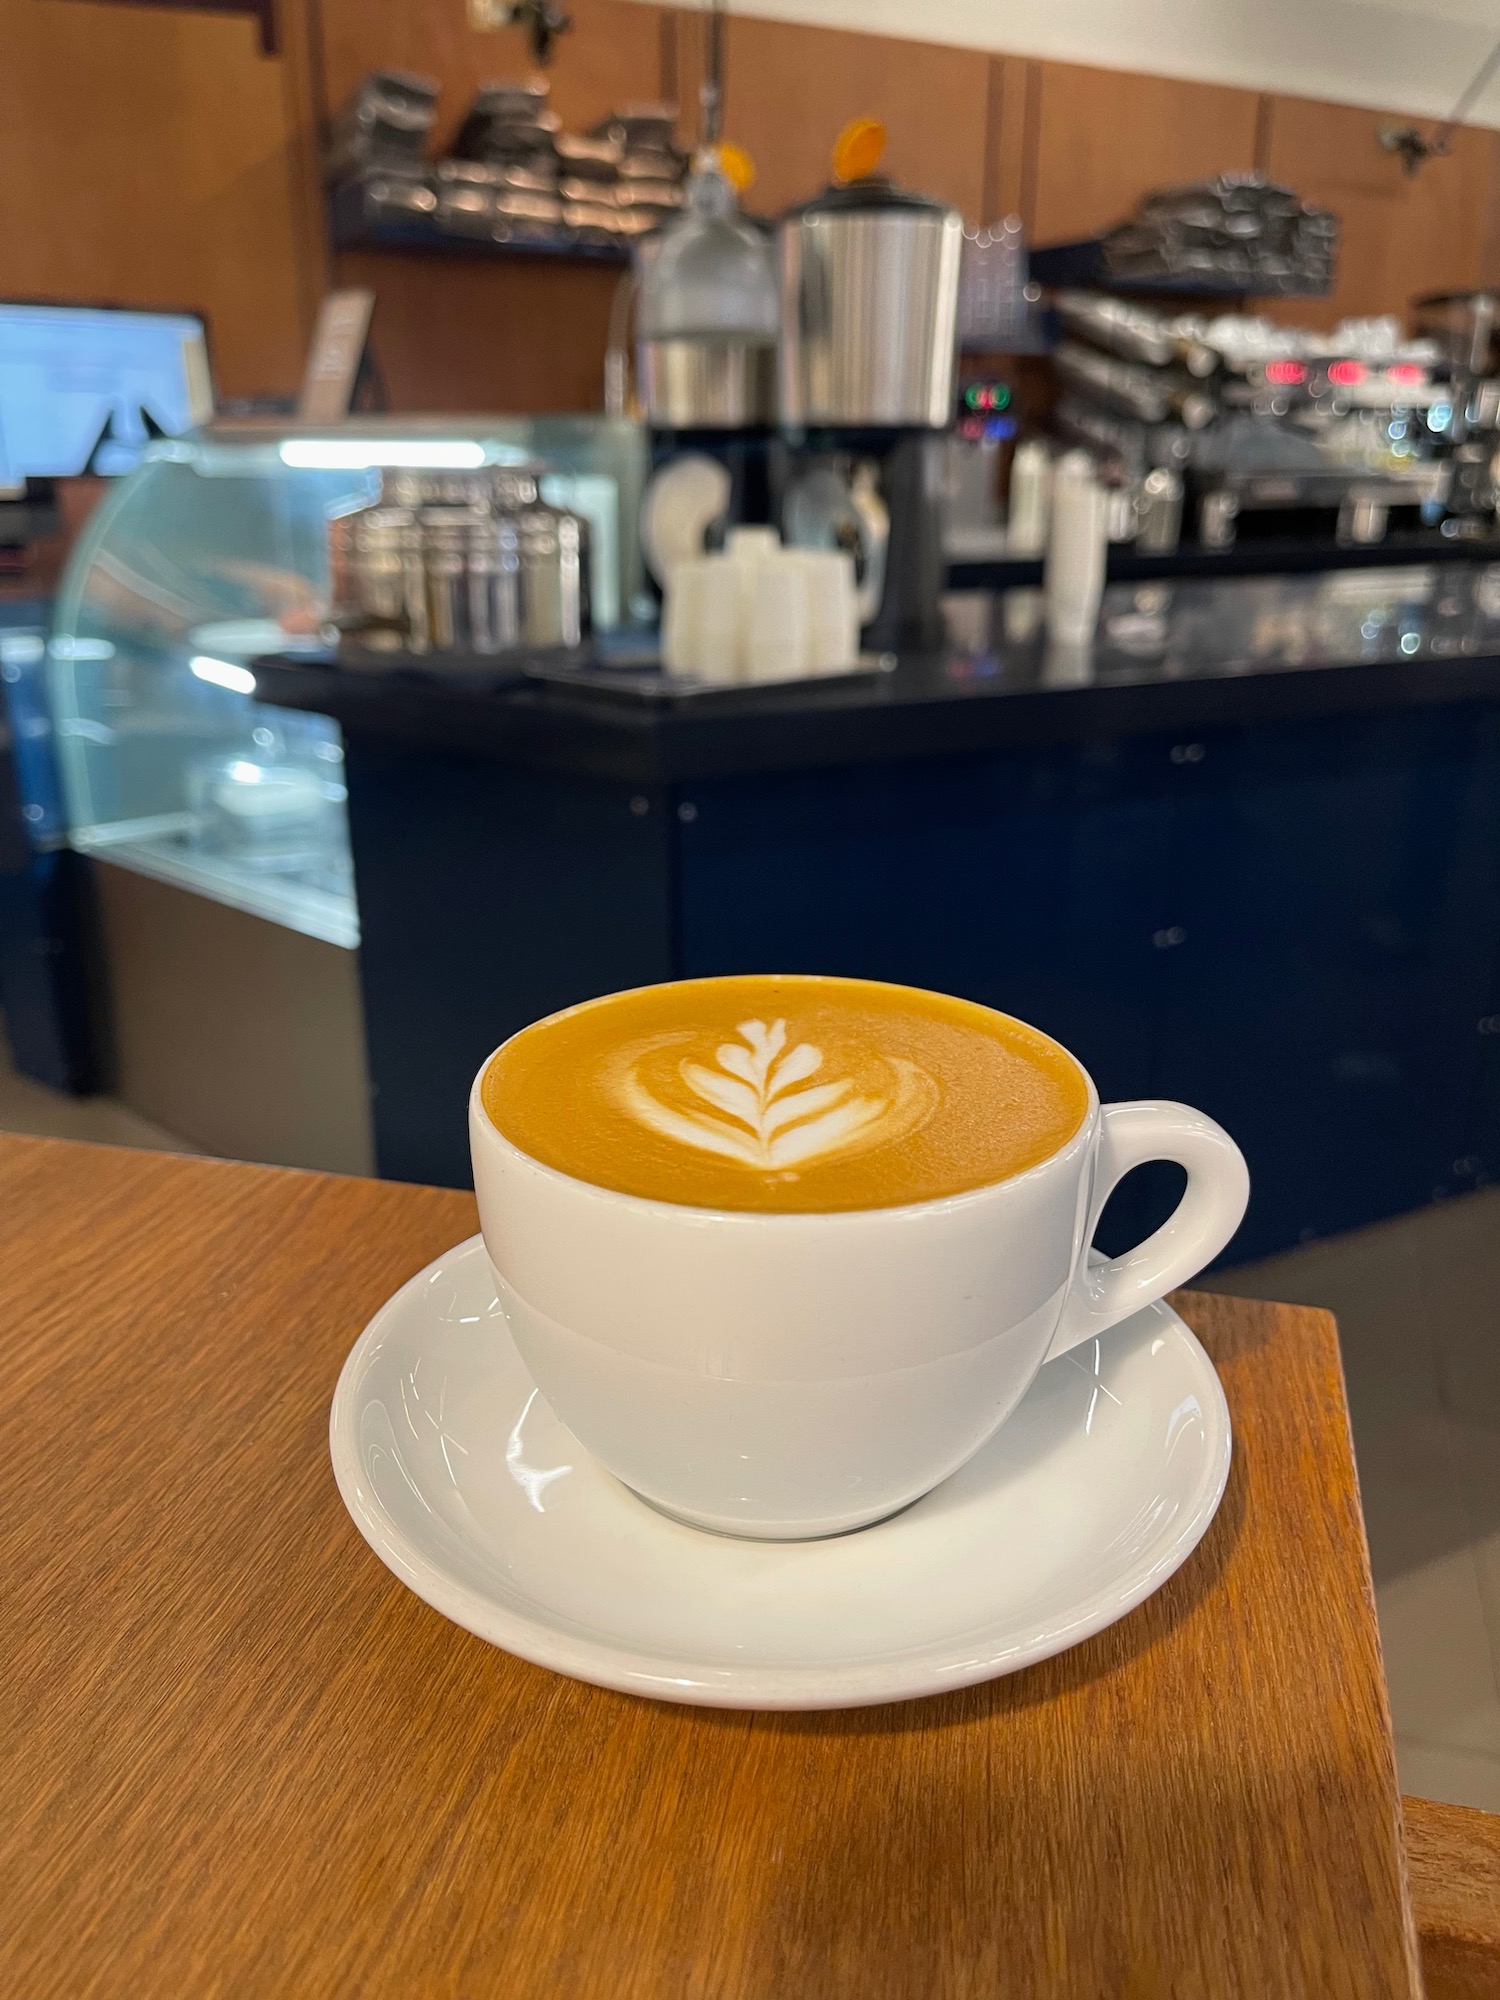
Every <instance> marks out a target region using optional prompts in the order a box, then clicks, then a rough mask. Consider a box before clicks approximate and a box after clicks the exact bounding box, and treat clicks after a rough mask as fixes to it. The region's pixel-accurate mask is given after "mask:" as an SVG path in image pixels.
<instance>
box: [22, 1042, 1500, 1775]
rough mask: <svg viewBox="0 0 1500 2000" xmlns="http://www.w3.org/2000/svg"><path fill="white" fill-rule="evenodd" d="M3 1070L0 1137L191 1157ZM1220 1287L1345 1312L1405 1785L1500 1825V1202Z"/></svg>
mask: <svg viewBox="0 0 1500 2000" xmlns="http://www.w3.org/2000/svg"><path fill="white" fill-rule="evenodd" d="M6 1054H7V1052H6V1050H5V1047H4V1043H3V1040H0V1131H11V1132H36V1133H42V1134H46V1135H51V1136H53V1137H56V1138H64V1139H93V1140H98V1141H100V1142H102V1143H104V1144H106V1145H115V1146H154V1147H165V1148H167V1149H169V1150H171V1151H176V1152H191V1151H193V1150H194V1149H193V1148H192V1147H191V1146H189V1145H187V1144H186V1143H185V1142H184V1141H182V1140H180V1139H176V1138H174V1137H173V1136H172V1135H171V1134H170V1133H167V1132H163V1131H161V1130H159V1129H158V1128H157V1127H156V1126H154V1125H151V1124H150V1123H148V1122H147V1120H146V1119H144V1118H140V1117H137V1115H136V1114H135V1113H134V1112H133V1111H129V1110H127V1109H126V1108H125V1106H124V1105H122V1104H118V1103H115V1102H114V1101H112V1100H111V1099H108V1098H92V1099H77V1098H69V1097H60V1096H58V1095H57V1094H56V1093H55V1092H54V1091H50V1090H46V1089H44V1088H43V1087H42V1086H41V1085H40V1084H35V1083H31V1082H29V1081H28V1080H27V1079H26V1078H24V1077H18V1076H16V1075H15V1074H14V1072H13V1071H12V1070H11V1069H10V1068H9V1066H8V1062H7V1060H6ZM1211 1282H1212V1283H1213V1284H1214V1285H1215V1286H1216V1287H1217V1288H1218V1289H1219V1290H1221V1291H1234V1292H1240V1293H1244V1294H1247V1295H1248V1296H1251V1297H1257V1298H1272V1299H1289V1300H1292V1301H1295V1302H1296V1303H1299V1304H1305V1305H1320V1306H1328V1307H1330V1308H1331V1309H1332V1311H1334V1312H1335V1313H1337V1314H1338V1318H1339V1326H1340V1329H1341V1332H1342V1336H1343V1347H1344V1368H1345V1372H1346V1374H1347V1377H1348V1382H1349V1404H1350V1409H1351V1411H1352V1414H1353V1420H1354V1442H1355V1450H1356V1452H1357V1454H1358V1458H1359V1472H1360V1489H1361V1493H1362V1495H1363V1499H1364V1507H1365V1520H1366V1522H1367V1524H1368V1527H1369V1534H1370V1555H1371V1560H1372V1562H1373V1565H1374V1570H1375V1592H1376V1598H1377V1601H1378V1604H1379V1608H1380V1630H1381V1637H1382V1639H1383V1641H1384V1645H1385V1664H1386V1674H1387V1677H1388V1679H1389V1682H1390V1689H1391V1708H1392V1711H1393V1713H1394V1716H1395V1724H1396V1737H1397V1753H1398V1756H1399V1758H1400V1764H1401V1781H1402V1785H1403V1787H1404V1789H1405V1790H1407V1791H1409V1792H1416V1793H1419V1794H1421V1795H1422V1796H1423V1797H1426V1798H1431V1799H1447V1800H1450V1801H1451V1802H1452V1803H1453V1804H1455V1805H1471V1806H1481V1807H1484V1808H1486V1809H1488V1810H1489V1811H1491V1812H1500V1191H1496V1192H1494V1193H1487V1194H1479V1195H1471V1196H1469V1197H1468V1198H1467V1199H1465V1200H1463V1201H1455V1202H1450V1203H1447V1204H1445V1205H1443V1206H1441V1207H1437V1208H1430V1209H1425V1210H1423V1211H1422V1212H1421V1213H1420V1214H1417V1215H1411V1216H1404V1217H1402V1218H1400V1219H1399V1220H1398V1221H1395V1222H1387V1223H1381V1224H1380V1225H1379V1226H1378V1227H1376V1228H1374V1229H1366V1230H1361V1231H1359V1232H1358V1233H1357V1234H1355V1235H1351V1236H1346V1237H1343V1238H1340V1239H1338V1240H1336V1241H1332V1242H1328V1243H1317V1244H1312V1245H1310V1246H1309V1247H1308V1248H1307V1249H1305V1250H1296V1251H1292V1252H1289V1253H1288V1254H1287V1255H1286V1256H1283V1257H1272V1258H1267V1259H1266V1260H1265V1261H1264V1262H1262V1263H1259V1264H1248V1265H1243V1266H1241V1267H1240V1269H1239V1270H1237V1271H1232V1272H1228V1273H1226V1274H1224V1275H1222V1276H1220V1277H1217V1278H1215V1279H1213V1280H1211Z"/></svg>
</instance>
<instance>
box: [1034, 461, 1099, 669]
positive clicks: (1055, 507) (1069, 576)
mask: <svg viewBox="0 0 1500 2000" xmlns="http://www.w3.org/2000/svg"><path fill="white" fill-rule="evenodd" d="M1107 509H1108V502H1107V497H1106V495H1105V491H1104V488H1103V487H1102V486H1101V485H1100V484H1099V481H1098V480H1097V479H1096V478H1095V477H1094V462H1093V460H1092V459H1091V458H1090V457H1089V455H1088V453H1087V452H1086V451H1070V452H1065V453H1064V454H1063V456H1062V457H1061V458H1060V459H1059V460H1058V462H1057V469H1056V472H1055V473H1054V475H1053V480H1052V533H1051V536H1050V538H1049V540H1048V542H1047V567H1046V571H1045V575H1044V578H1043V583H1044V588H1045V592H1046V598H1047V630H1048V631H1049V632H1050V633H1051V635H1052V637H1053V638H1054V639H1060V640H1062V641H1064V642H1065V643H1068V644H1075V645H1076V644H1078V643H1080V642H1081V641H1083V640H1085V639H1088V638H1091V637H1092V636H1093V631H1094V626H1095V625H1096V623H1097V622H1098V618H1099V604H1100V600H1101V599H1102V597H1103V595H1104V568H1105V559H1106V557H1107V555H1108V551H1109V517H1108V511H1107Z"/></svg>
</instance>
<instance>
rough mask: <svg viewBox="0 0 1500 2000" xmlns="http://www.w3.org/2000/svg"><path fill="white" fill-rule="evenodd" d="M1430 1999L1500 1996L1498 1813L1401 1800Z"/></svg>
mask: <svg viewBox="0 0 1500 2000" xmlns="http://www.w3.org/2000/svg"><path fill="white" fill-rule="evenodd" d="M1402 1806H1403V1809H1404V1812H1405V1817H1406V1852H1407V1857H1408V1862H1409V1867H1410V1873H1411V1902H1412V1914H1413V1915H1414V1917H1415V1918H1416V1923H1417V1932H1418V1936H1419V1938H1420V1941H1421V1948H1422V1974H1423V1977H1424V1979H1425V1980H1426V1982H1427V2000H1495V1996H1496V1995H1497V1994H1500V1815H1497V1814H1495V1813H1483V1812H1475V1811H1473V1810H1472V1809H1471V1808H1470V1807H1468V1806H1448V1805H1439V1804H1437V1803H1436V1802H1434V1801H1433V1800H1431V1799H1403V1800H1402Z"/></svg>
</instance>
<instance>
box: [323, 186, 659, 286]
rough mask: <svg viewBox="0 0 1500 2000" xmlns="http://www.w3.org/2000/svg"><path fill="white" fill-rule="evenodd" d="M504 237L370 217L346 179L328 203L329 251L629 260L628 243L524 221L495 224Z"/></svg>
mask: <svg viewBox="0 0 1500 2000" xmlns="http://www.w3.org/2000/svg"><path fill="white" fill-rule="evenodd" d="M497 227H500V228H504V229H506V230H507V231H508V232H509V233H508V234H507V235H506V236H504V237H499V236H496V237H483V236H460V235H456V234H455V233H454V232H453V231H451V230H447V229H440V228H439V227H438V225H437V222H436V220H435V219H434V218H432V217H430V216H426V217H416V216H413V217H411V218H410V219H407V220H400V221H391V220H387V221H371V220H370V218H369V216H368V215H367V214H366V210H365V199H364V190H363V189H362V188H361V187H360V186H359V184H358V182H355V181H349V182H346V183H345V184H344V186H343V187H340V188H336V189H335V190H334V192H333V194H332V196H331V198H330V200H329V204H328V239H329V242H330V243H331V244H332V246H333V248H334V249H335V250H373V251H377V252H381V253H391V254H395V255H397V256H419V257H467V258H473V259H478V260H479V261H481V262H489V263H494V262H497V261H504V260H506V259H509V258H517V257H527V258H538V257H540V258H548V259H554V260H559V261H562V262H564V263H570V264H612V265H616V266H619V267H622V268H623V266H624V265H626V264H628V263H629V262H630V245H629V243H627V242H625V241H623V240H622V241H620V242H618V243H605V242H600V241H598V240H597V238H592V237H589V236H586V235H585V234H583V233H582V232H580V231H579V230H576V229H567V228H562V227H559V228H556V229H546V228H541V227H537V226H535V225H533V226H529V227H528V225H526V224H525V223H500V224H497Z"/></svg>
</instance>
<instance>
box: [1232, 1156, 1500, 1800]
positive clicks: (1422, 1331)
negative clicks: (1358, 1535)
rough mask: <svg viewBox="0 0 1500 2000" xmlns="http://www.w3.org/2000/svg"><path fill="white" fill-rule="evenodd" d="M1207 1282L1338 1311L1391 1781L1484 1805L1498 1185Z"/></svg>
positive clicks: (1498, 1490)
mask: <svg viewBox="0 0 1500 2000" xmlns="http://www.w3.org/2000/svg"><path fill="white" fill-rule="evenodd" d="M1209 1282H1210V1283H1211V1284H1214V1285H1216V1286H1217V1287H1218V1288H1219V1289H1220V1290H1224V1291H1235V1292H1240V1293H1243V1294H1245V1295H1247V1296H1250V1297H1256V1298H1271V1299H1289V1300H1291V1301H1293V1302H1295V1303H1297V1304H1301V1305H1319V1306H1327V1307H1329V1308H1330V1310H1332V1311H1333V1312H1335V1313H1336V1314H1337V1315H1338V1321H1339V1333H1340V1337H1341V1340H1342V1344H1343V1352H1344V1373H1345V1376H1346V1378H1347V1380H1348V1385H1349V1408H1350V1414H1351V1416H1352V1419H1353V1424H1354V1447H1355V1453H1356V1456H1357V1458H1358V1460H1359V1477H1360V1494H1361V1497H1362V1499H1363V1501H1364V1510H1365V1525H1366V1527H1367V1529H1368V1531H1369V1537H1370V1561H1371V1565H1372V1567H1373V1569H1374V1572H1375V1598H1376V1603H1377V1605H1378V1607H1379V1612H1380V1636H1381V1642H1382V1644H1383V1646H1384V1649H1385V1671H1386V1679H1387V1681H1388V1683H1389V1685H1390V1691H1391V1713H1392V1716H1393V1718H1394V1721H1395V1726H1396V1754H1397V1758H1398V1761H1399V1763H1400V1767H1401V1783H1402V1787H1403V1789H1404V1790H1406V1791H1408V1792H1415V1793H1417V1794H1418V1795H1420V1796H1421V1797H1424V1798H1430V1799H1446V1800H1448V1801H1450V1802H1451V1803H1452V1804H1454V1805H1466V1806H1479V1807H1482V1808H1484V1809H1485V1810H1486V1811H1489V1812H1500V1190H1492V1191H1489V1192H1486V1193H1484V1194H1476V1195H1469V1196H1467V1197H1465V1198H1464V1199H1463V1200H1461V1201H1453V1202H1445V1203H1443V1204H1441V1205H1440V1206H1438V1207H1435V1208H1428V1209H1423V1210H1421V1211H1420V1212H1419V1213H1417V1214H1415V1215H1409V1216H1401V1217H1399V1218H1398V1219H1397V1220H1395V1221H1394V1222H1384V1223H1380V1224H1378V1225H1377V1226H1376V1227H1375V1228H1373V1229H1363V1230H1359V1231H1356V1232H1355V1233H1353V1234H1351V1235H1349V1236H1345V1237H1340V1238H1337V1239H1334V1240H1331V1241H1329V1242H1327V1243H1315V1244H1310V1245H1309V1246H1308V1247H1307V1248H1306V1249H1304V1250H1295V1251H1290V1252H1288V1253H1287V1254H1286V1255H1285V1256H1282V1257H1269V1258H1266V1259H1265V1260H1264V1261H1263V1262H1261V1263H1259V1264H1249V1265H1243V1266H1241V1268H1240V1269H1239V1270H1237V1271H1233V1272H1229V1273H1226V1274H1224V1275H1222V1276H1220V1277H1216V1278H1214V1279H1211V1280H1209Z"/></svg>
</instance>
